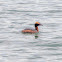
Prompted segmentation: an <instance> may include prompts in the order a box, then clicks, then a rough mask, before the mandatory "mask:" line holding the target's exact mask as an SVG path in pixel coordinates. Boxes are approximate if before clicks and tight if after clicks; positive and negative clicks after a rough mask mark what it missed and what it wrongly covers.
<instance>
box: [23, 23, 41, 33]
mask: <svg viewBox="0 0 62 62" xmlns="http://www.w3.org/2000/svg"><path fill="white" fill-rule="evenodd" d="M39 25H42V24H40V23H39V22H36V23H35V24H34V26H35V29H24V30H22V32H23V33H37V32H39V29H38V26H39Z"/></svg>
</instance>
